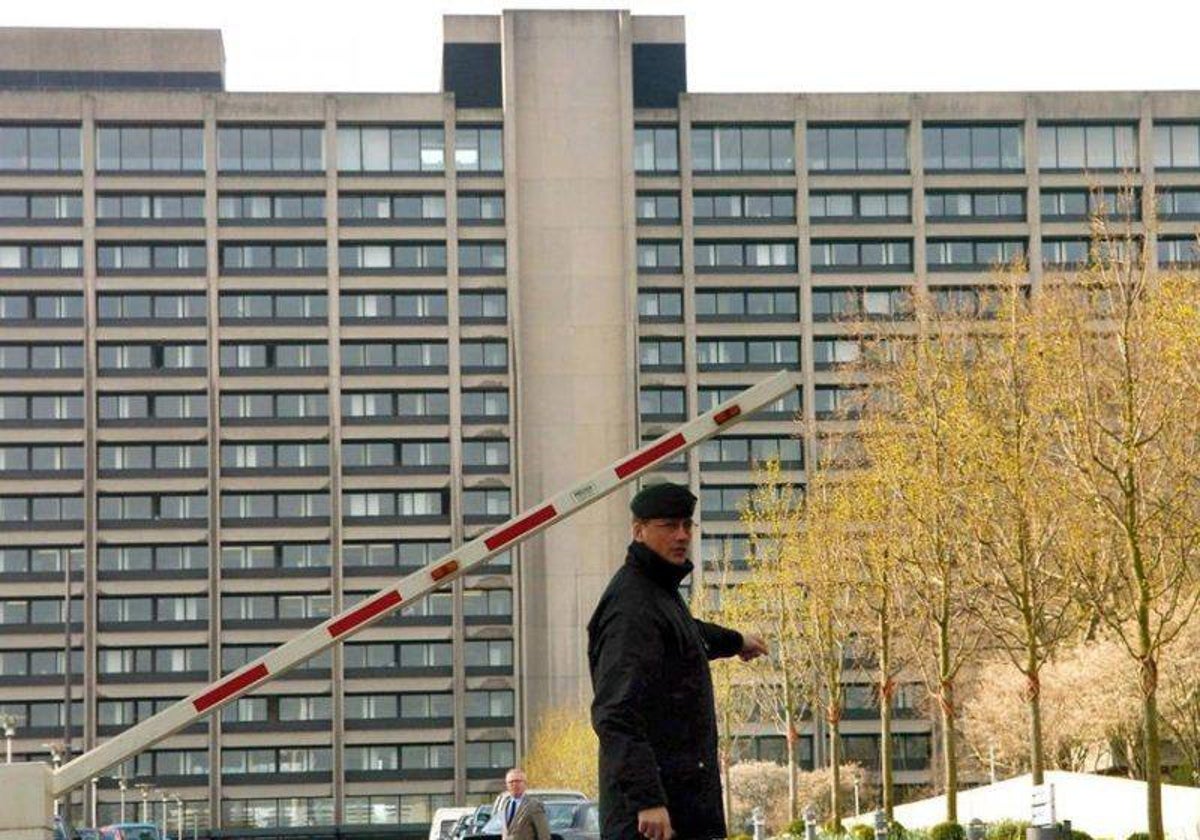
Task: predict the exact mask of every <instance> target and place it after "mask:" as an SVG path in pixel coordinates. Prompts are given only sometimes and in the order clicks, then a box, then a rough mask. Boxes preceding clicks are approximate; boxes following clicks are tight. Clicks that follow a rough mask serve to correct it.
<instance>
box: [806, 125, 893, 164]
mask: <svg viewBox="0 0 1200 840" xmlns="http://www.w3.org/2000/svg"><path fill="white" fill-rule="evenodd" d="M808 171H809V172H907V171H908V128H907V126H886V125H884V126H876V125H857V126H856V125H810V126H809V128H808Z"/></svg>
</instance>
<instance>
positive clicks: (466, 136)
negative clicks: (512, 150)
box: [454, 125, 504, 173]
mask: <svg viewBox="0 0 1200 840" xmlns="http://www.w3.org/2000/svg"><path fill="white" fill-rule="evenodd" d="M454 168H455V169H457V170H458V171H459V172H486V173H500V172H503V171H504V129H502V128H500V127H499V126H474V125H459V126H455V128H454Z"/></svg>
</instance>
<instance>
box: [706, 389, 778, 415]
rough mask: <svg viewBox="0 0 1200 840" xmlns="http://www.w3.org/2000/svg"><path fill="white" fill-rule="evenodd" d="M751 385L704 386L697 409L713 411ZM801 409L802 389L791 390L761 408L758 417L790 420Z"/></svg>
mask: <svg viewBox="0 0 1200 840" xmlns="http://www.w3.org/2000/svg"><path fill="white" fill-rule="evenodd" d="M748 387H749V385H745V386H727V387H722V388H713V387H702V388H700V390H699V392H698V398H699V406H698V407H697V410H698V411H700V412H702V413H703V412H706V411H712V410H713V409H714V408H716V407H717V406H718V405H720V404H721V403H723V402H727V401H728V400H731V399H733V398H734V397H736V396H737V395H738V394H740V393H741V392H742V391H744V390H745V389H746V388H748ZM798 411H800V391H799V389H797V390H795V391H789V392H788V393H786V394H784V395H783V396H782V397H780V398H779V399H777V400H775V401H774V402H770V403H768V404H767V405H765V406H763V407H762V408H761V409H759V414H758V417H759V418H760V419H763V418H764V417H766V418H769V419H781V420H790V419H793V418H794V417H795V415H796V413H797V412H798Z"/></svg>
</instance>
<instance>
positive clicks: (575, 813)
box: [547, 801, 600, 840]
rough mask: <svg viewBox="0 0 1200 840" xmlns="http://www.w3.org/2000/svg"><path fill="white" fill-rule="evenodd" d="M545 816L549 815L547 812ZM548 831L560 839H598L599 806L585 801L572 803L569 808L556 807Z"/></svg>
mask: <svg viewBox="0 0 1200 840" xmlns="http://www.w3.org/2000/svg"><path fill="white" fill-rule="evenodd" d="M547 816H551V815H550V814H549V812H547ZM550 831H552V832H553V833H554V834H557V835H558V836H560V837H562V840H600V806H599V805H598V804H596V803H595V802H591V801H587V802H575V803H573V807H572V808H571V809H570V810H567V809H564V808H559V809H556V813H555V814H554V815H553V816H551V819H550Z"/></svg>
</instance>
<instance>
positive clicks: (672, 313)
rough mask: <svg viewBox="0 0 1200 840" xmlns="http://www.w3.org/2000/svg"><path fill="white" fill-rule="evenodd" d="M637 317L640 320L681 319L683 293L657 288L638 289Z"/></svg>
mask: <svg viewBox="0 0 1200 840" xmlns="http://www.w3.org/2000/svg"><path fill="white" fill-rule="evenodd" d="M638 318H639V319H640V320H642V321H682V320H683V293H682V292H672V291H662V290H658V289H647V290H643V291H639V292H638Z"/></svg>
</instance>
